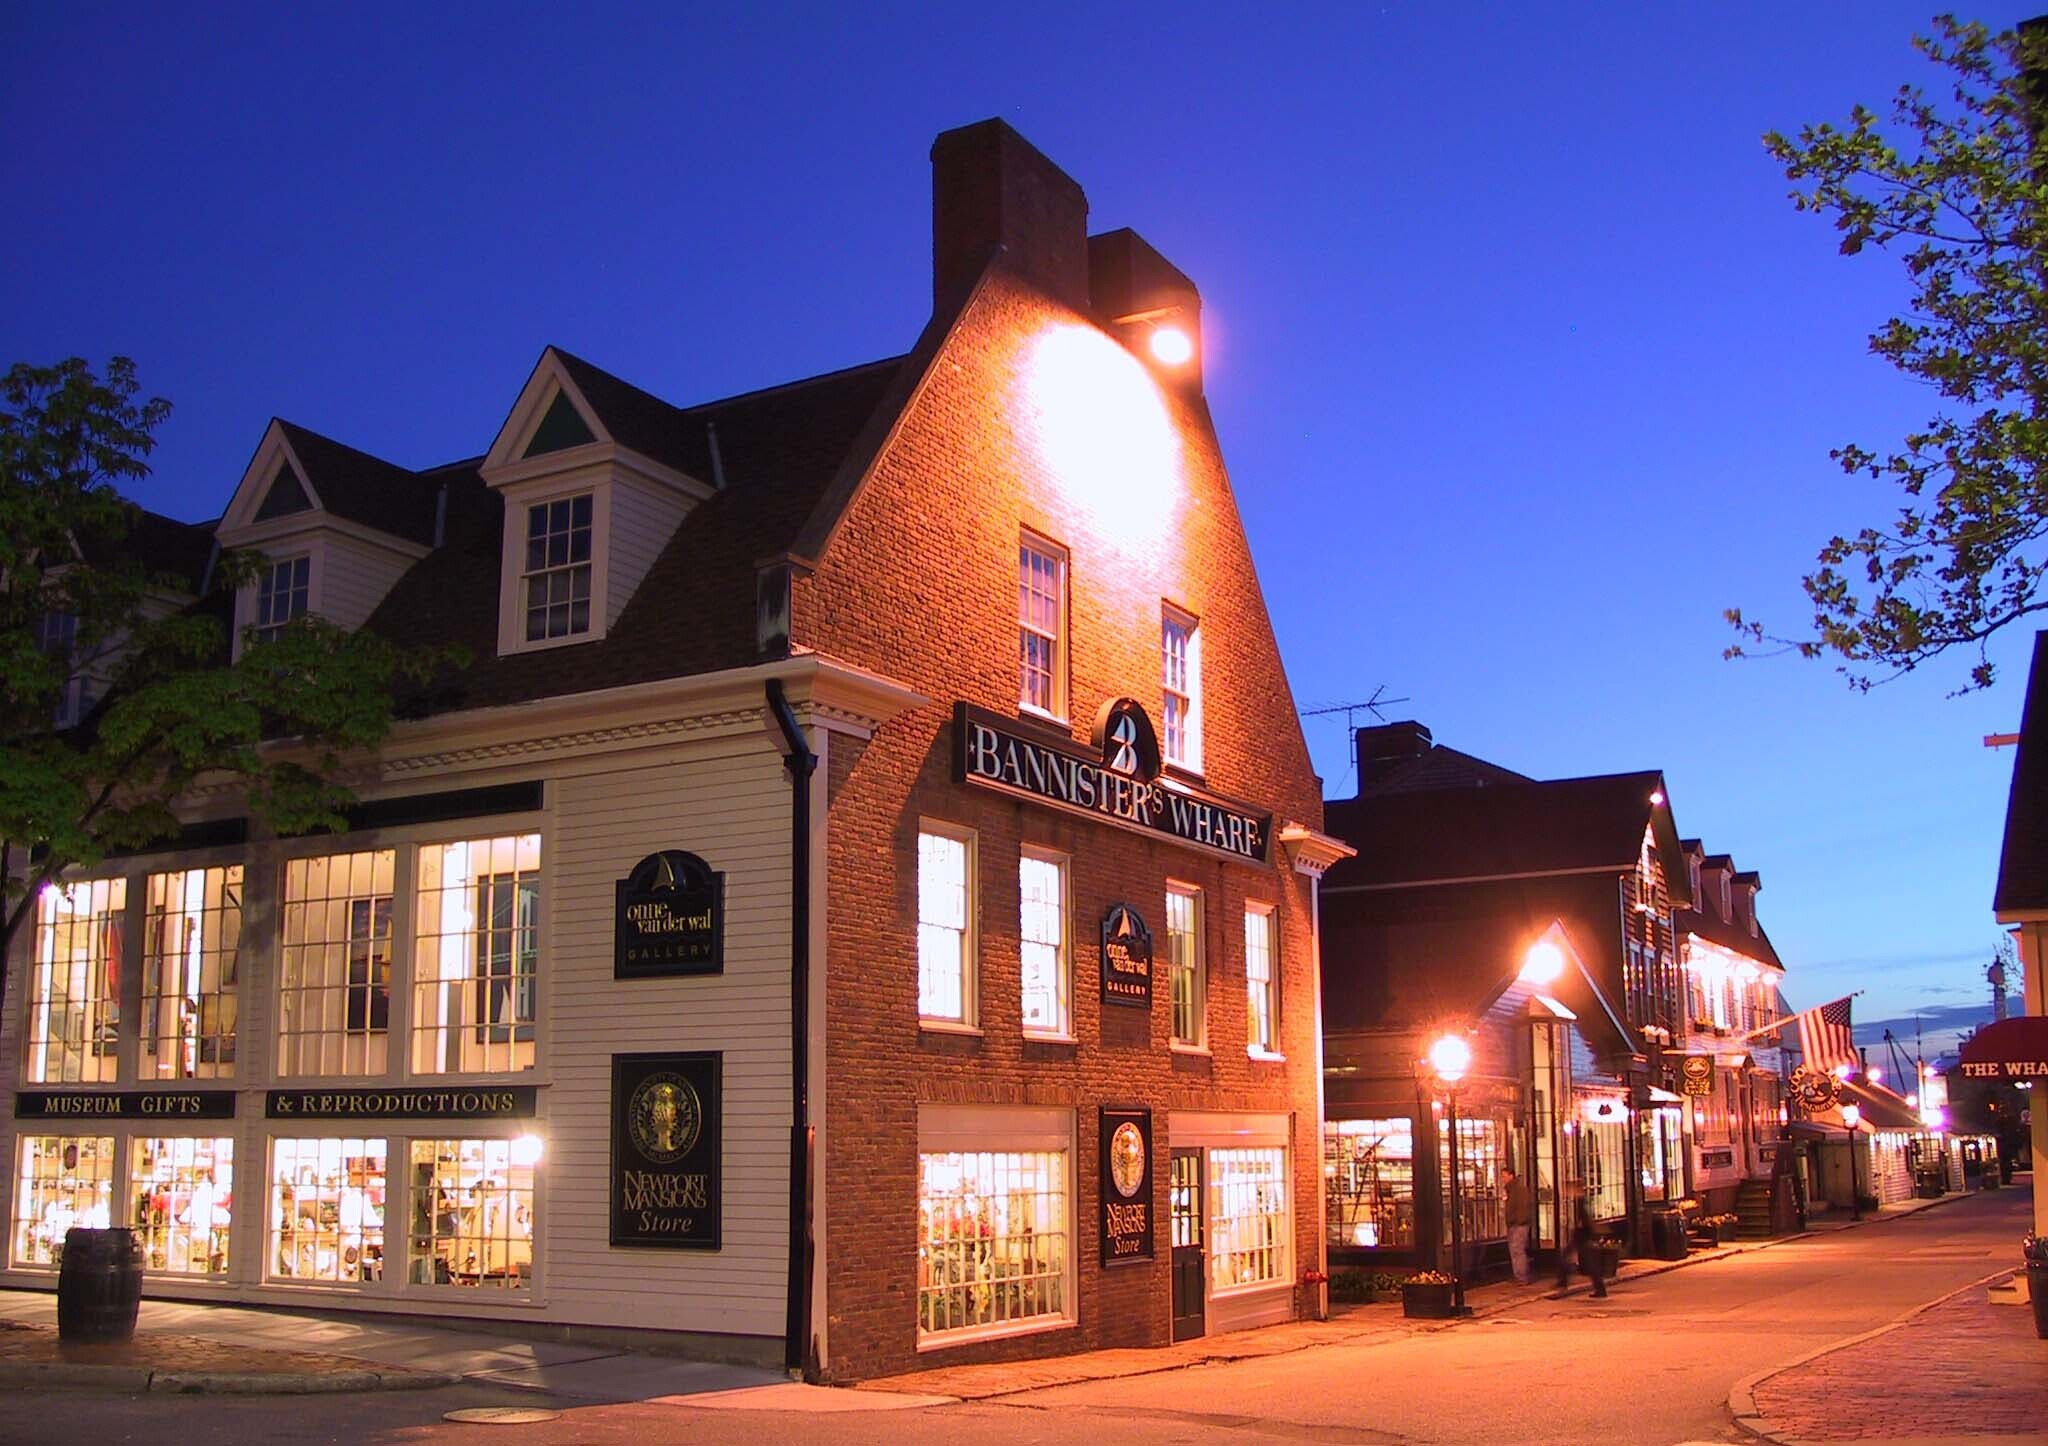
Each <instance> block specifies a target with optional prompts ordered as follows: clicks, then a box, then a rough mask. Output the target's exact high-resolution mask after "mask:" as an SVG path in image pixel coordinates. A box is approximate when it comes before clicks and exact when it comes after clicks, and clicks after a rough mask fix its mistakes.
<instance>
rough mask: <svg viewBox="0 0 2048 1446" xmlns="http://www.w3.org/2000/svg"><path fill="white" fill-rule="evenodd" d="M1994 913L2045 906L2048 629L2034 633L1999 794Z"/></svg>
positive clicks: (2047, 890)
mask: <svg viewBox="0 0 2048 1446" xmlns="http://www.w3.org/2000/svg"><path fill="white" fill-rule="evenodd" d="M1991 906H1992V908H1993V909H1995V910H1996V911H1997V912H1998V913H1999V914H2000V915H2005V914H2022V913H2032V912H2034V911H2036V910H2048V630H2043V631H2041V632H2038V633H2035V634H2034V661H2033V666H2032V667H2031V668H2030V669H2029V671H2028V673H2027V700H2026V707H2025V709H2024V711H2023V712H2022V713H2021V715H2020V746H2019V756H2018V757H2016V758H2015V759H2013V764H2012V790H2011V792H2009V793H2008V794H2007V795H2006V799H2005V844H2004V847H2003V848H2001V849H2000V850H1999V855H1998V891H1997V893H1996V894H1995V895H1994V896H1993V898H1992V905H1991Z"/></svg>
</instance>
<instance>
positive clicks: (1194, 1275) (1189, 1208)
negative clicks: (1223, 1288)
mask: <svg viewBox="0 0 2048 1446" xmlns="http://www.w3.org/2000/svg"><path fill="white" fill-rule="evenodd" d="M1166 1198H1167V1210H1168V1217H1169V1219H1170V1220H1171V1222H1172V1227H1173V1338H1174V1339H1175V1340H1177V1341H1185V1340H1193V1339H1194V1338H1195V1337H1197V1336H1199V1335H1202V1334H1203V1333H1204V1332H1205V1331H1206V1330H1207V1324H1206V1322H1205V1320H1204V1314H1205V1312H1204V1308H1203V1299H1204V1295H1203V1293H1204V1290H1205V1289H1206V1285H1207V1281H1208V1279H1209V1270H1208V1262H1207V1260H1206V1259H1205V1256H1204V1251H1203V1243H1202V1221H1203V1218H1204V1212H1203V1209H1202V1152H1201V1151H1200V1150H1175V1151H1174V1152H1173V1163H1172V1173H1171V1175H1170V1176H1169V1177H1168V1183H1167V1194H1166Z"/></svg>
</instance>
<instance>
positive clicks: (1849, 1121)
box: [1842, 1100, 1863, 1220]
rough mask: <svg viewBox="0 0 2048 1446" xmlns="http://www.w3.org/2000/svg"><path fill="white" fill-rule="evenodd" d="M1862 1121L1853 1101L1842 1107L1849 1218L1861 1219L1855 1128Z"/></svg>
mask: <svg viewBox="0 0 2048 1446" xmlns="http://www.w3.org/2000/svg"><path fill="white" fill-rule="evenodd" d="M1862 1120H1863V1110H1862V1107H1861V1106H1859V1105H1857V1104H1856V1103H1855V1102H1854V1101H1853V1100H1852V1101H1851V1102H1850V1103H1848V1104H1845V1105H1843V1106H1842V1123H1843V1124H1845V1125H1847V1126H1848V1127H1849V1218H1850V1219H1852V1220H1861V1219H1862V1218H1863V1191H1862V1189H1861V1188H1860V1187H1859V1186H1858V1185H1857V1183H1856V1126H1857V1125H1858V1124H1860V1123H1861V1122H1862Z"/></svg>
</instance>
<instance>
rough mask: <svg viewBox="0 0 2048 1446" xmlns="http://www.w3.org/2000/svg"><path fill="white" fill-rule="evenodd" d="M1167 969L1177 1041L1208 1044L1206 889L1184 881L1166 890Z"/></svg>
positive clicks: (1191, 1045) (1193, 1046)
mask: <svg viewBox="0 0 2048 1446" xmlns="http://www.w3.org/2000/svg"><path fill="white" fill-rule="evenodd" d="M1166 972H1167V978H1168V980H1169V982H1170V983H1171V986H1172V991H1173V1043H1174V1044H1177V1045H1180V1046H1182V1047H1184V1048H1190V1049H1198V1048H1200V1047H1201V1046H1202V1045H1204V1044H1205V1043H1207V1038H1206V1034H1207V1031H1206V1023H1207V1021H1206V1019H1205V1014H1206V1010H1205V1008H1204V1006H1205V1003H1206V1001H1205V999H1204V998H1203V979H1202V892H1201V890H1199V889H1194V888H1188V887H1186V886H1184V885H1180V884H1169V885H1168V886H1167V889H1166Z"/></svg>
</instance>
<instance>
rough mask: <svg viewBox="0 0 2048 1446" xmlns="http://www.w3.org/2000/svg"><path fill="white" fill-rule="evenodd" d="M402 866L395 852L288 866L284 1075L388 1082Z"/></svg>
mask: <svg viewBox="0 0 2048 1446" xmlns="http://www.w3.org/2000/svg"><path fill="white" fill-rule="evenodd" d="M396 866H397V856H396V855H395V854H394V853H393V852H392V851H391V850H390V849H384V850H382V851H380V852H377V853H357V854H336V855H334V856H332V857H330V858H316V859H292V860H291V861H289V862H288V863H286V864H285V866H284V931H283V939H282V944H281V948H280V949H279V981H280V982H279V990H278V1059H277V1072H278V1074H279V1075H281V1076H290V1075H381V1074H383V1073H384V1072H385V1070H386V1068H387V1067H388V1063H389V1060H388V1052H387V1051H388V1044H387V1036H386V1031H387V1030H388V1029H389V1028H390V1023H391V919H392V876H393V873H394V871H395V869H396Z"/></svg>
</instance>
